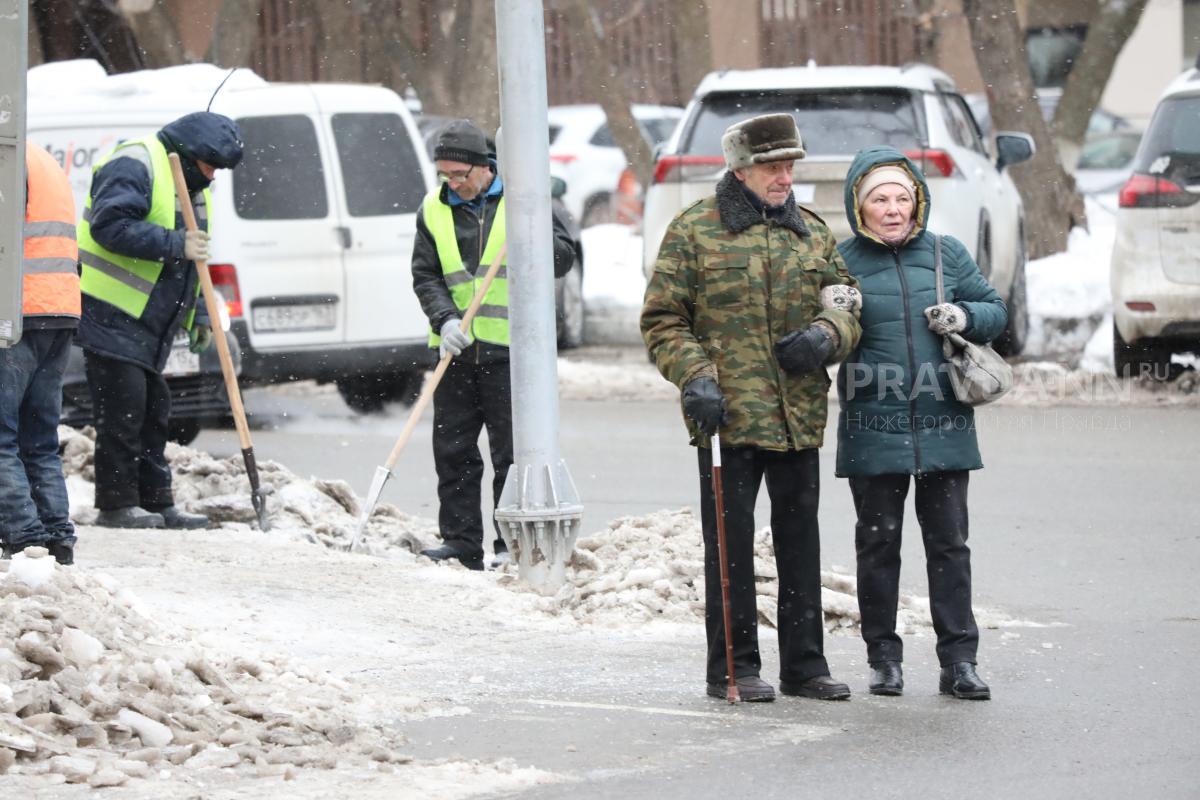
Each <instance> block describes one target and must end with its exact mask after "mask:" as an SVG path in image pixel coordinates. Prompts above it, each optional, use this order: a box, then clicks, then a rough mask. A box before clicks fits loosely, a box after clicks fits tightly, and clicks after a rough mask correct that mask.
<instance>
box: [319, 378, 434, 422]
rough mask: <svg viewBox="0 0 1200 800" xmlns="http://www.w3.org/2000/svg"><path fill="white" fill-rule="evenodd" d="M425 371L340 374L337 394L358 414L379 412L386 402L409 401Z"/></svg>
mask: <svg viewBox="0 0 1200 800" xmlns="http://www.w3.org/2000/svg"><path fill="white" fill-rule="evenodd" d="M424 381H425V373H424V372H423V371H421V370H414V371H411V372H398V373H395V374H393V375H354V376H350V377H346V378H339V379H338V381H337V387H338V394H340V395H341V396H342V400H344V401H345V402H346V405H348V406H350V408H352V409H354V410H355V411H357V412H358V413H360V414H378V413H380V412H382V411H383V407H384V405H385V404H387V403H404V404H405V405H411V404H412V403H413V402H414V401H415V400H416V399H417V395H419V394H420V392H421V384H422V383H424Z"/></svg>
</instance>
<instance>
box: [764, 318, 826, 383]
mask: <svg viewBox="0 0 1200 800" xmlns="http://www.w3.org/2000/svg"><path fill="white" fill-rule="evenodd" d="M835 349H836V348H835V346H834V342H833V337H832V336H830V335H829V331H828V330H826V328H825V326H824V325H821V324H818V323H815V322H814V323H813V324H812V325H809V326H808V327H807V328H805V329H804V330H802V331H792V332H791V333H789V334H787V335H786V336H784V337H783V338H782V339H780V340H779V341H778V342H776V343H775V360H777V361H778V362H779V366H781V367H783V368H784V370H785V371H787V372H790V373H791V374H793V375H800V374H801V373H804V372H812V371H813V370H814V369H819V368H821V367H823V366H825V362H827V361H828V360H829V359H830V358H831V357H832V356H833V351H834V350H835Z"/></svg>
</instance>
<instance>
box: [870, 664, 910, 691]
mask: <svg viewBox="0 0 1200 800" xmlns="http://www.w3.org/2000/svg"><path fill="white" fill-rule="evenodd" d="M867 688H868V689H870V691H871V694H879V695H884V696H889V697H899V696H900V695H902V694H904V670H902V669H901V668H900V662H899V661H879V662H877V663H875V664H872V665H871V678H870V680H869V682H868V684H867Z"/></svg>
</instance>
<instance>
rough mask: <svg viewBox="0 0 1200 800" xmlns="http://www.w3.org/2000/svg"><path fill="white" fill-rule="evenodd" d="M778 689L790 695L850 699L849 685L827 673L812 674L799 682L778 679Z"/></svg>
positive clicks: (815, 698) (818, 698)
mask: <svg viewBox="0 0 1200 800" xmlns="http://www.w3.org/2000/svg"><path fill="white" fill-rule="evenodd" d="M779 691H781V692H783V693H784V694H786V695H788V696H790V697H811V698H812V699H814V700H849V699H850V687H849V686H847V685H846V684H844V683H842V682H841V681H835V680H834V679H833V678H831V677H829V676H828V675H814V676H813V677H811V678H809V679H808V680H806V681H801V682H800V683H788V682H787V681H780V682H779Z"/></svg>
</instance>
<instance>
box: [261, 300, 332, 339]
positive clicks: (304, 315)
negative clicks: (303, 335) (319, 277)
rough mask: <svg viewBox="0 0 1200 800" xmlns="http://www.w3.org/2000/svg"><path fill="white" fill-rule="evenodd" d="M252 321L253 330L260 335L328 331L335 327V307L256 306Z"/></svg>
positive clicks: (309, 305)
mask: <svg viewBox="0 0 1200 800" xmlns="http://www.w3.org/2000/svg"><path fill="white" fill-rule="evenodd" d="M253 319H254V330H256V331H259V332H261V333H266V332H270V331H320V330H328V329H330V328H333V327H334V326H335V325H337V307H336V306H335V305H334V304H333V303H308V304H305V305H294V306H258V307H256V308H255V309H254V317H253Z"/></svg>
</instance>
